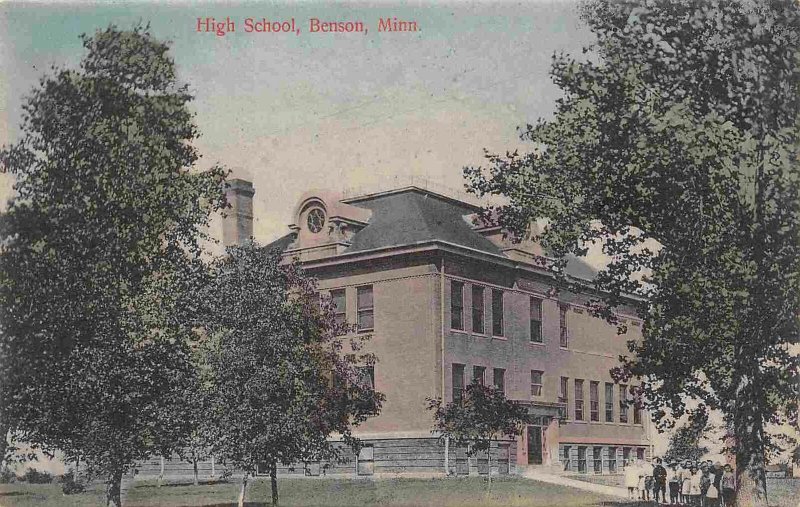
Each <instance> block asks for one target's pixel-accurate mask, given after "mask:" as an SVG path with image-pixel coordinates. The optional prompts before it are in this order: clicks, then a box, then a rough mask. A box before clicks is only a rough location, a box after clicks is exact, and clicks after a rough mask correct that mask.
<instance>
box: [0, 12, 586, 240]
mask: <svg viewBox="0 0 800 507" xmlns="http://www.w3.org/2000/svg"><path fill="white" fill-rule="evenodd" d="M207 16H212V17H215V18H217V19H223V18H225V17H226V16H230V17H231V18H232V19H233V20H234V21H235V22H236V23H237V30H238V31H237V33H233V34H228V35H226V36H225V37H217V36H215V35H212V34H205V33H196V32H195V27H196V23H197V18H198V17H207ZM393 16H396V17H398V18H399V19H405V20H415V21H417V23H418V25H419V27H420V30H421V31H419V32H417V33H379V32H378V31H377V21H378V19H379V18H382V17H393ZM247 17H253V18H257V19H260V18H262V17H266V18H268V19H273V20H283V19H289V18H292V17H294V18H295V20H296V22H297V24H298V25H299V26H300V27H301V28H302V29H304V30H306V29H307V26H308V20H309V19H310V18H311V17H316V18H319V19H322V20H362V21H363V22H364V23H365V25H366V26H367V27H368V29H369V33H368V34H367V35H362V34H311V33H308V32H307V30H306V31H305V32H304V33H301V34H300V35H299V36H297V35H293V34H292V35H284V34H280V35H278V34H245V33H243V31H242V30H243V22H244V19H245V18H247ZM139 20H142V21H144V22H150V23H151V25H152V32H153V33H154V34H155V35H156V36H157V37H159V38H161V39H169V40H171V41H173V45H172V54H173V55H174V57H175V60H176V62H177V64H178V67H179V77H180V79H182V80H184V81H186V82H188V83H189V84H190V85H191V88H192V90H193V91H194V94H195V96H196V101H195V102H194V103H193V107H194V109H195V111H196V112H197V123H198V126H199V128H200V131H201V132H202V133H203V137H202V138H201V139H200V140H199V141H198V143H197V145H198V147H199V148H200V150H201V153H203V155H204V158H203V160H202V161H201V165H210V164H211V163H212V162H221V163H223V164H225V165H226V166H228V167H231V168H233V169H234V171H235V174H236V175H238V176H243V177H246V178H250V179H252V180H253V181H254V183H255V186H256V202H255V213H256V217H257V223H256V236H257V238H258V239H260V240H262V241H267V240H269V239H271V238H273V237H275V236H277V235H279V234H282V233H284V232H285V231H286V225H287V224H288V223H289V221H290V220H291V218H290V216H289V214H290V213H291V209H292V207H293V205H294V204H295V201H296V199H297V198H298V197H299V196H300V194H302V193H303V192H304V191H306V190H308V189H309V188H316V187H326V188H331V189H333V190H340V189H343V188H346V187H364V188H368V189H376V188H381V187H386V186H391V184H392V181H394V180H393V178H394V177H401V178H402V177H405V176H412V175H413V176H419V177H425V178H429V179H431V180H433V181H435V182H437V183H440V184H444V185H447V186H450V187H456V188H460V187H461V186H462V184H463V180H462V177H461V170H462V167H463V166H464V165H465V164H475V163H480V162H481V161H482V149H483V148H484V147H486V148H488V149H490V150H495V151H504V150H506V149H509V148H514V147H516V146H519V145H520V142H519V140H518V137H517V131H516V128H517V127H518V126H520V125H524V124H525V123H527V122H534V121H535V120H536V119H537V118H538V117H540V116H547V115H549V114H550V113H551V112H552V110H553V104H554V100H555V99H556V98H557V97H558V96H559V95H560V94H559V91H558V90H557V89H556V87H555V86H554V85H553V84H552V83H551V81H550V78H549V76H548V69H549V64H550V61H551V56H552V55H553V53H554V52H556V51H567V52H571V53H574V54H578V53H579V52H580V49H581V47H582V46H583V45H585V44H586V43H588V42H589V40H590V36H589V34H588V31H587V30H586V28H585V26H583V25H582V24H581V23H580V22H579V20H578V18H577V14H576V4H575V3H571V2H558V3H551V2H536V3H528V2H525V3H517V2H515V3H512V2H491V3H489V2H487V3H466V2H460V3H450V4H445V5H434V4H430V3H421V2H414V3H389V2H379V3H373V4H367V3H359V4H344V5H326V4H323V3H318V2H303V3H297V4H288V3H282V2H262V3H237V4H233V3H200V4H188V3H170V4H164V5H161V4H156V3H143V2H138V3H119V2H114V3H109V4H86V3H84V4H49V5H45V4H43V3H33V4H15V3H5V4H0V23H1V25H0V28H2V29H1V30H0V58H2V62H3V68H4V71H5V72H4V74H3V77H2V78H0V79H1V81H0V106H2V107H3V111H2V113H0V143H8V142H9V141H13V140H14V139H15V138H16V137H17V135H18V123H19V118H20V113H21V104H22V99H23V97H24V95H25V94H26V93H27V92H28V91H29V90H30V89H31V87H32V86H33V85H34V84H35V83H36V80H37V79H38V77H39V76H41V74H42V72H44V71H45V70H46V69H48V68H49V66H50V65H51V64H56V65H69V66H74V65H76V64H77V62H78V61H79V59H80V57H81V55H82V47H81V44H80V40H79V39H78V36H79V35H80V34H81V33H83V32H87V33H91V32H93V31H94V30H97V29H102V28H105V27H106V26H108V25H109V24H110V23H114V24H116V25H118V26H120V27H128V26H131V25H132V24H134V23H136V22H138V21H139ZM5 184H6V190H5V193H7V192H8V190H7V188H8V184H9V183H8V179H6V181H5Z"/></svg>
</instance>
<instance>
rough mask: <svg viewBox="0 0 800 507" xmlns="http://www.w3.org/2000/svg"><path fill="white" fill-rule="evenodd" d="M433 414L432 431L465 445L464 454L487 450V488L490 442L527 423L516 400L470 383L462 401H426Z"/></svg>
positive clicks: (518, 429) (458, 444)
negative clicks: (445, 402) (465, 450)
mask: <svg viewBox="0 0 800 507" xmlns="http://www.w3.org/2000/svg"><path fill="white" fill-rule="evenodd" d="M428 410H432V411H433V419H434V425H433V430H434V432H437V433H439V435H440V436H441V437H442V438H449V439H450V440H452V442H453V443H454V444H455V445H457V446H462V447H463V446H466V447H467V455H468V456H474V455H475V454H477V453H478V452H481V451H486V457H487V460H488V464H489V488H488V489H487V494H488V492H489V491H490V490H491V487H492V454H491V448H492V442H494V441H496V440H497V439H499V438H500V437H503V436H511V435H517V434H519V432H520V428H521V427H522V425H523V424H525V422H526V421H527V420H528V411H527V410H526V408H525V407H523V406H522V405H521V404H519V403H518V402H515V401H511V400H507V399H506V396H505V393H503V391H501V390H499V389H494V388H491V387H487V386H484V385H483V384H481V383H480V382H478V380H477V379H476V380H473V381H472V383H471V384H470V385H468V386H467V388H466V389H465V391H464V398H463V399H462V400H455V401H453V402H452V403H447V404H443V402H442V400H441V398H428Z"/></svg>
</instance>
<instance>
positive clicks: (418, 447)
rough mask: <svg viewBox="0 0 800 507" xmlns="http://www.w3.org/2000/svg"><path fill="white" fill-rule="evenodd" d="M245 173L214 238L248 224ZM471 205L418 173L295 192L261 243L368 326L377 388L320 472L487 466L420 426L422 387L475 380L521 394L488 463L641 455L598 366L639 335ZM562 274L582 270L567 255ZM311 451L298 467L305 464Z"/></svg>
mask: <svg viewBox="0 0 800 507" xmlns="http://www.w3.org/2000/svg"><path fill="white" fill-rule="evenodd" d="M253 192H254V189H253V187H252V185H251V184H250V183H249V182H246V181H243V180H234V181H232V182H231V187H230V190H229V196H230V200H231V202H232V206H233V208H232V209H231V210H230V213H229V218H228V220H227V222H229V224H228V225H226V227H227V230H228V233H227V236H226V237H225V241H226V242H228V243H230V242H235V241H240V240H241V239H243V238H246V237H248V236H250V234H252V197H253ZM477 211H478V208H477V207H476V206H474V205H472V204H469V203H467V202H464V201H463V200H459V199H455V198H452V197H448V196H446V195H442V194H440V193H436V192H433V191H430V190H426V189H423V188H418V187H405V188H397V189H394V190H391V191H387V192H381V193H374V194H369V195H361V196H357V197H349V198H341V197H337V196H335V195H333V194H331V193H328V192H308V193H306V194H305V195H304V196H303V197H302V198H301V199H300V200H299V202H298V203H297V205H296V207H295V208H294V213H293V223H291V224H289V232H288V234H286V235H285V236H283V237H281V238H279V239H277V240H276V241H274V242H273V243H271V244H270V245H268V248H277V249H280V250H281V251H282V252H283V255H285V256H287V257H290V258H298V259H299V260H300V261H301V262H302V263H303V265H304V267H305V269H306V270H307V271H308V272H309V273H310V274H311V275H313V276H315V277H316V278H317V279H318V280H319V286H320V289H321V291H323V292H328V293H329V294H330V296H331V297H332V299H333V301H334V303H335V308H336V312H337V315H338V318H340V319H341V320H345V321H347V322H349V323H352V324H355V325H356V327H357V331H356V332H357V333H359V334H368V335H370V340H369V341H368V342H367V348H368V350H370V351H371V352H374V353H375V354H376V356H377V358H378V362H377V364H376V365H375V367H374V368H373V369H372V370H370V371H368V372H367V373H368V377H369V378H370V379H371V381H372V382H373V383H374V386H375V388H376V389H377V390H379V391H380V392H382V393H384V394H385V396H386V401H385V403H384V405H383V409H382V411H381V413H380V415H379V416H377V417H375V418H372V419H370V420H368V421H367V422H366V423H364V424H363V425H362V426H360V427H359V428H358V431H357V432H356V435H357V436H359V437H360V438H361V439H362V440H363V441H364V442H365V443H366V444H367V445H366V446H365V448H364V449H363V450H362V451H361V453H360V454H359V456H353V457H352V458H353V460H352V461H351V462H350V463H349V464H346V465H342V466H337V467H335V468H334V469H333V471H334V472H339V473H351V474H361V475H369V474H378V473H419V472H422V473H444V472H445V470H446V469H447V470H449V471H450V473H468V472H469V471H470V469H472V471H473V472H475V471H477V472H479V473H481V472H486V465H485V462H483V461H482V460H481V457H478V458H477V459H473V460H469V462H468V461H467V460H466V459H465V456H464V450H463V449H453V448H449V447H448V446H446V445H444V444H443V443H442V442H441V441H440V440H439V439H438V438H437V437H436V436H435V435H432V434H431V427H432V416H431V412H429V411H428V410H427V409H426V405H427V403H426V399H427V398H435V397H441V398H443V399H444V400H445V401H447V402H449V401H452V400H455V399H458V398H459V397H460V396H462V393H463V390H464V388H465V386H466V385H468V383H469V382H470V381H471V380H472V379H474V378H477V379H479V381H480V382H483V383H485V384H491V385H494V386H497V387H498V388H500V389H503V390H504V391H505V394H506V396H507V397H508V398H509V399H513V400H518V401H520V402H522V403H524V404H526V405H527V406H528V411H529V414H530V422H529V424H528V425H527V427H526V428H525V431H524V432H523V434H522V435H520V436H519V437H518V438H517V439H516V441H513V440H512V441H507V442H501V443H500V444H499V445H498V446H497V448H496V449H495V450H494V456H495V457H493V461H495V463H497V467H498V471H499V472H500V473H504V472H508V471H513V470H515V469H517V467H518V466H528V465H529V466H549V467H551V469H556V468H558V469H559V470H566V471H569V472H575V473H613V472H616V471H618V470H621V468H622V466H623V462H624V461H625V460H627V459H630V458H632V457H636V456H638V457H645V456H646V455H649V447H650V441H649V440H648V429H647V427H646V417H644V416H643V414H642V412H641V411H640V410H638V409H637V408H636V407H634V406H631V405H630V404H627V403H625V402H626V401H627V400H629V399H630V391H629V386H625V385H619V384H615V383H614V381H613V380H612V379H611V376H610V374H609V370H610V368H612V367H613V366H614V365H615V364H617V358H618V357H619V355H620V354H624V353H627V349H626V341H627V340H629V339H637V338H639V337H640V333H641V324H640V321H639V320H637V319H636V318H635V317H634V316H633V315H632V314H631V315H625V314H624V311H623V312H622V315H621V317H622V319H623V320H624V321H626V323H627V324H628V333H627V334H626V335H623V336H619V335H617V332H616V327H614V326H610V325H608V324H606V323H605V322H603V321H601V320H599V319H596V318H594V317H592V316H590V315H589V314H588V311H587V309H586V307H585V305H586V303H587V301H588V297H587V296H585V295H582V294H573V293H565V292H563V291H562V292H557V291H554V290H553V289H554V286H553V282H554V280H553V278H552V277H551V275H550V274H549V273H548V272H547V271H546V270H543V269H542V268H541V267H539V266H540V263H537V259H540V260H541V258H542V257H541V256H542V255H543V253H542V251H541V249H540V248H539V247H538V246H537V245H535V244H532V243H522V244H514V243H511V242H510V241H508V240H507V239H506V238H504V236H503V233H502V231H501V230H500V228H497V227H484V226H479V225H475V223H476V222H475V221H474V220H473V218H474V217H475V214H476V212H477ZM569 272H570V274H571V275H572V276H574V277H577V278H582V279H586V280H588V279H590V278H591V277H592V276H593V274H594V271H593V270H592V269H591V268H590V267H589V266H588V265H586V264H584V263H583V262H581V261H580V260H577V259H576V260H573V261H571V262H570V264H569ZM318 470H319V469H318V467H315V464H310V465H306V466H305V473H306V474H309V475H315V474H316V473H318Z"/></svg>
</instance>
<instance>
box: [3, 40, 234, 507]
mask: <svg viewBox="0 0 800 507" xmlns="http://www.w3.org/2000/svg"><path fill="white" fill-rule="evenodd" d="M83 44H84V47H85V49H86V51H87V52H86V55H85V56H84V58H83V60H82V61H81V64H80V68H79V69H77V70H70V69H53V70H52V72H51V73H50V74H49V75H46V76H44V77H43V78H42V79H41V81H40V83H39V85H38V86H37V87H36V88H35V89H34V90H33V91H32V92H31V94H30V95H29V97H28V99H27V102H26V104H25V106H24V111H25V114H24V118H23V123H22V132H23V136H22V138H21V139H20V141H19V142H18V143H17V144H14V145H12V146H9V147H4V148H3V150H2V151H0V162H1V163H2V165H3V167H4V168H5V169H7V170H8V171H10V172H11V173H12V174H13V175H14V176H15V178H16V183H15V187H14V188H15V190H16V193H17V196H16V197H15V198H14V200H13V201H12V202H11V203H10V206H9V210H8V213H7V214H6V216H5V217H4V227H3V230H4V232H5V234H4V238H3V243H4V247H3V251H2V257H1V258H0V323H1V325H2V328H0V332H1V333H0V359H1V360H0V365H2V369H1V370H0V375H2V377H1V379H2V381H1V382H0V400H1V401H0V404H1V405H0V409H1V410H0V415H2V419H3V421H4V422H6V423H8V424H9V426H10V427H11V430H12V432H13V433H14V434H15V435H16V436H17V437H18V438H19V439H21V440H22V441H26V442H29V443H30V444H32V445H33V446H35V447H41V448H43V450H45V451H46V452H50V451H52V450H54V449H60V450H62V451H63V452H64V454H65V458H66V459H67V460H69V461H73V460H76V459H80V460H81V462H82V463H85V464H86V465H87V466H88V467H89V469H90V471H92V472H96V473H101V474H103V475H105V476H106V477H107V480H108V483H109V500H110V501H112V502H114V503H116V504H119V480H120V478H121V476H122V474H124V473H125V472H126V471H127V470H128V469H129V468H130V467H131V466H132V465H133V463H134V462H135V461H136V460H140V459H144V458H146V457H147V456H149V455H150V454H153V453H155V454H157V453H158V452H160V451H163V450H165V449H171V448H172V447H173V446H174V445H175V443H176V442H179V438H178V437H179V436H180V435H182V434H185V433H186V431H187V427H188V422H189V421H187V418H186V417H185V416H184V414H183V411H182V409H181V407H182V404H183V402H184V399H183V394H184V393H185V391H186V389H187V388H188V387H189V386H191V382H192V377H193V376H194V370H193V367H192V364H191V361H190V349H189V346H188V343H187V341H188V338H190V337H191V336H193V335H192V331H191V328H190V327H189V322H188V319H187V318H186V315H185V310H186V308H185V306H186V305H185V304H184V302H185V301H186V294H187V293H188V292H190V290H191V288H192V287H193V285H194V283H195V282H194V280H195V278H196V277H197V274H198V273H199V272H201V271H202V265H201V263H200V253H201V251H200V250H201V249H200V246H199V238H200V237H202V235H203V234H202V230H203V228H204V226H205V225H206V224H207V223H208V217H209V215H210V213H212V212H213V211H215V210H217V209H220V208H221V207H222V206H223V205H224V194H223V192H222V185H223V180H224V177H225V172H224V171H223V170H222V169H221V168H219V167H214V168H212V169H210V170H208V171H198V170H197V169H196V168H195V167H194V166H195V163H196V161H197V159H198V154H197V153H196V151H195V149H194V148H193V147H192V144H191V143H192V141H193V140H194V139H195V138H196V137H197V131H196V128H195V126H194V124H193V120H192V113H191V112H190V110H189V108H188V103H189V101H190V100H191V99H192V97H191V95H189V93H188V91H187V87H186V86H181V85H179V84H178V83H177V82H176V78H175V64H174V62H173V60H172V58H171V57H170V56H169V53H168V46H167V45H166V44H164V43H161V42H159V41H157V40H155V39H154V38H153V37H152V36H151V35H150V33H149V31H148V28H147V27H141V26H139V27H135V28H134V29H133V30H130V31H121V30H118V29H117V28H115V27H110V28H108V29H106V30H103V31H100V32H97V33H96V34H95V35H94V36H92V37H87V36H84V37H83Z"/></svg>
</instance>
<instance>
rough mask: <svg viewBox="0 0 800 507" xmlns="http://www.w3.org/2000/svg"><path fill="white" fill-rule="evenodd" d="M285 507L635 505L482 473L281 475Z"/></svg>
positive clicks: (1, 495) (217, 495)
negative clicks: (396, 476)
mask: <svg viewBox="0 0 800 507" xmlns="http://www.w3.org/2000/svg"><path fill="white" fill-rule="evenodd" d="M278 491H279V493H280V499H281V505H283V506H360V505H386V506H395V507H399V506H414V505H431V506H433V505H435V506H452V507H470V506H491V507H495V506H497V507H500V506H523V505H525V506H527V505H531V506H533V505H535V506H537V507H547V506H551V507H556V506H559V507H561V506H563V507H568V506H569V507H601V506H608V507H611V506H623V505H624V506H626V507H634V505H633V504H626V503H625V502H618V501H616V500H614V499H611V498H606V497H602V496H600V495H595V494H592V493H586V492H583V491H578V490H575V489H571V488H565V487H562V486H555V485H551V484H545V483H540V482H535V481H531V480H527V479H520V478H516V477H509V478H497V479H495V480H493V481H492V494H491V495H490V496H489V497H486V493H485V492H486V482H485V480H484V479H483V478H479V477H469V478H450V479H382V480H374V481H372V480H355V479H281V480H279V481H278ZM238 493H239V485H238V484H236V483H235V482H230V483H216V484H204V485H200V486H191V485H168V486H162V487H161V488H158V487H155V485H154V484H153V483H151V482H139V483H136V485H135V486H134V487H132V488H131V489H130V490H129V491H128V494H127V498H126V499H125V500H124V502H123V503H124V505H125V506H126V507H157V506H158V507H184V506H186V507H188V506H192V507H200V506H203V507H211V506H213V507H223V506H225V507H228V506H231V505H235V501H236V499H237V498H238ZM248 500H249V502H248V505H249V506H251V507H255V506H262V505H268V504H269V500H270V496H269V481H264V480H259V481H256V482H255V483H253V484H251V486H250V487H249V488H248ZM104 505H105V502H104V496H103V487H102V485H97V486H95V487H94V488H93V489H92V490H91V491H89V492H86V493H83V494H80V495H70V496H64V495H63V494H62V493H61V488H60V486H59V485H55V484H54V485H28V484H2V485H0V506H3V507H6V506H7V507H34V506H37V507H42V506H46V507H55V506H63V507H79V506H80V507H100V506H104Z"/></svg>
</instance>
